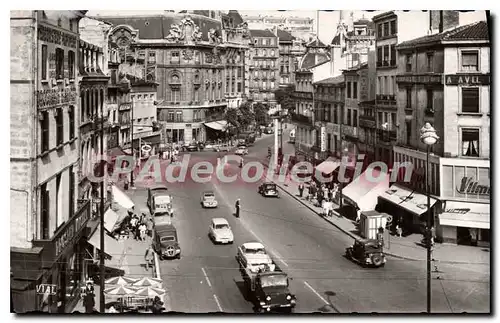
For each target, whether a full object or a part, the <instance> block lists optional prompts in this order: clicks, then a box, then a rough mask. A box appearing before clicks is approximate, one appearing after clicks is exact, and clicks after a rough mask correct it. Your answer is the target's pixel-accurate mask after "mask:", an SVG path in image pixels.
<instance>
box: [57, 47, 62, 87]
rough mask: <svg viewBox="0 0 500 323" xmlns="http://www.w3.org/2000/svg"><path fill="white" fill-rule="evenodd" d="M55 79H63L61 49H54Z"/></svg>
mask: <svg viewBox="0 0 500 323" xmlns="http://www.w3.org/2000/svg"><path fill="white" fill-rule="evenodd" d="M56 78H57V79H58V80H61V79H63V78H64V50H63V49H61V48H57V49H56Z"/></svg>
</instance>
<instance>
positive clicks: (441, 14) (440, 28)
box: [439, 10, 443, 33]
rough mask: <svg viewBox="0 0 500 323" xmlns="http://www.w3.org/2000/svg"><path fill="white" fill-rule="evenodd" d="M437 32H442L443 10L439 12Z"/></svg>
mask: <svg viewBox="0 0 500 323" xmlns="http://www.w3.org/2000/svg"><path fill="white" fill-rule="evenodd" d="M439 32H440V33H442V32H443V10H439Z"/></svg>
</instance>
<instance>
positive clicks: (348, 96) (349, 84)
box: [347, 82, 351, 99]
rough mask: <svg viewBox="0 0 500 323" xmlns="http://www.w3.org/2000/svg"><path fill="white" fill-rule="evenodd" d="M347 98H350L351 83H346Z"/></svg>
mask: <svg viewBox="0 0 500 323" xmlns="http://www.w3.org/2000/svg"><path fill="white" fill-rule="evenodd" d="M347 98H348V99H350V98H351V82H347Z"/></svg>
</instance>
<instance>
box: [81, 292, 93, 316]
mask: <svg viewBox="0 0 500 323" xmlns="http://www.w3.org/2000/svg"><path fill="white" fill-rule="evenodd" d="M83 306H84V307H85V313H88V314H90V313H93V312H94V306H95V295H94V293H93V292H88V293H86V294H85V296H84V297H83Z"/></svg>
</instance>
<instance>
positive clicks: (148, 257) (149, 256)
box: [144, 245, 155, 271]
mask: <svg viewBox="0 0 500 323" xmlns="http://www.w3.org/2000/svg"><path fill="white" fill-rule="evenodd" d="M154 257H155V251H154V250H153V247H152V246H151V245H149V247H148V249H146V253H145V254H144V260H145V261H146V270H147V271H149V267H151V268H153V261H154Z"/></svg>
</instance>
